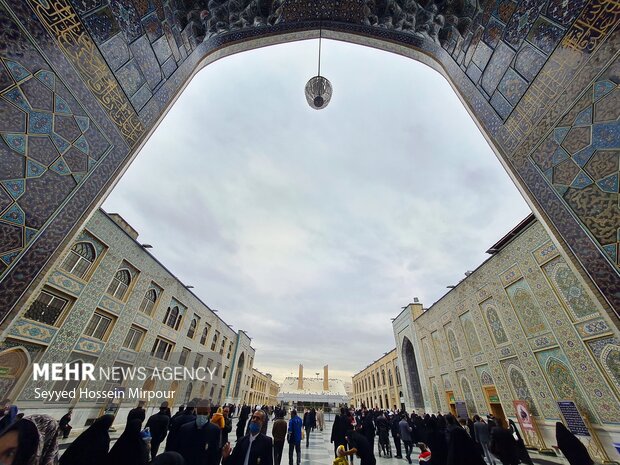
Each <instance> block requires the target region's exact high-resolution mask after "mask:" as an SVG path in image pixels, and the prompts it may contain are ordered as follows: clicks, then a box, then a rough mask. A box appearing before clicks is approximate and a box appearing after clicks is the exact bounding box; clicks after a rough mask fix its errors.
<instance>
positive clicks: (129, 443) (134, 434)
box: [107, 418, 149, 465]
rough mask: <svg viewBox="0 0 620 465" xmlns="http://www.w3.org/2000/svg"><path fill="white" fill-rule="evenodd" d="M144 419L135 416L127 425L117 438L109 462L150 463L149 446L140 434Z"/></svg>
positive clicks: (122, 463) (143, 464)
mask: <svg viewBox="0 0 620 465" xmlns="http://www.w3.org/2000/svg"><path fill="white" fill-rule="evenodd" d="M141 428H142V421H141V420H140V419H139V418H135V419H133V420H131V421H129V423H127V426H126V427H125V431H123V434H121V436H120V437H119V438H118V439H117V440H116V442H115V443H114V445H113V446H112V449H110V453H109V454H108V460H107V463H112V464H114V465H146V464H147V463H149V451H148V446H147V445H146V443H145V442H144V440H143V439H142V436H141V435H140V430H141Z"/></svg>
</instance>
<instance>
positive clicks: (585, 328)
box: [575, 318, 612, 338]
mask: <svg viewBox="0 0 620 465" xmlns="http://www.w3.org/2000/svg"><path fill="white" fill-rule="evenodd" d="M575 328H576V329H577V332H578V333H579V336H581V337H583V338H586V337H593V336H598V335H600V334H608V333H610V332H611V331H612V328H611V327H610V326H609V324H607V321H605V320H604V319H603V318H595V319H593V320H589V321H586V322H584V323H579V324H578V325H575Z"/></svg>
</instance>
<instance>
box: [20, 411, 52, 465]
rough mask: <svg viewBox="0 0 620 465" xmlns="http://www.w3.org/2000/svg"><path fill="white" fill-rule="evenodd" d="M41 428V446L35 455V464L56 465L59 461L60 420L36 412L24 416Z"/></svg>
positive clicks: (33, 461) (33, 462) (38, 428)
mask: <svg viewBox="0 0 620 465" xmlns="http://www.w3.org/2000/svg"><path fill="white" fill-rule="evenodd" d="M24 420H29V421H31V422H33V423H34V425H35V426H36V427H37V430H39V447H38V448H37V454H36V456H35V457H33V460H32V461H31V463H32V464H33V465H35V464H36V465H55V464H57V463H58V422H57V421H56V420H55V419H54V418H52V417H50V416H49V415H42V414H35V415H29V416H27V417H24Z"/></svg>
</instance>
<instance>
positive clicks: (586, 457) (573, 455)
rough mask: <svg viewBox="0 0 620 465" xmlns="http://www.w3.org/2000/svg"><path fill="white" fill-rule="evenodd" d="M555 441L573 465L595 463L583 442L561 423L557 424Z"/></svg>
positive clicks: (590, 464)
mask: <svg viewBox="0 0 620 465" xmlns="http://www.w3.org/2000/svg"><path fill="white" fill-rule="evenodd" d="M555 439H556V441H557V442H558V447H559V448H560V450H561V451H562V454H564V457H566V460H568V463H570V464H571V465H592V464H593V463H594V462H593V461H592V458H591V457H590V454H588V449H586V446H585V445H584V444H583V442H581V441H580V440H579V438H578V437H577V436H575V435H574V434H573V433H571V432H570V431H569V430H568V429H567V428H566V426H564V423H561V422H559V421H558V422H557V423H556V424H555Z"/></svg>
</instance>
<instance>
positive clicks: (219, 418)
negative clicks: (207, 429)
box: [211, 407, 226, 429]
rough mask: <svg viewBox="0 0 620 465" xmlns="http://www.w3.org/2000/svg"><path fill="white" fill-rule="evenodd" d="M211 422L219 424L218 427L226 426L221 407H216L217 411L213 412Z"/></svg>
mask: <svg viewBox="0 0 620 465" xmlns="http://www.w3.org/2000/svg"><path fill="white" fill-rule="evenodd" d="M211 423H213V424H214V425H216V426H219V428H220V429H224V427H225V426H226V420H224V413H223V410H222V407H220V408H218V409H217V412H216V413H214V414H213V417H212V418H211Z"/></svg>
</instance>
